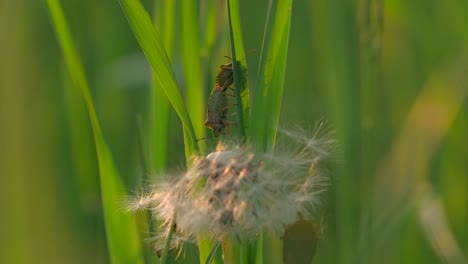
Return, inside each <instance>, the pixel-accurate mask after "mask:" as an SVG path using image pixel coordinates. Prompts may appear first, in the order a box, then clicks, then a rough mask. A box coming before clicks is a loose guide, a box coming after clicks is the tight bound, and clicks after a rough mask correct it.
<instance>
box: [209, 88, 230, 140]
mask: <svg viewBox="0 0 468 264" xmlns="http://www.w3.org/2000/svg"><path fill="white" fill-rule="evenodd" d="M226 89H227V87H225V86H224V87H223V86H219V85H215V87H213V90H211V94H210V98H209V99H208V107H207V110H206V116H207V118H206V121H205V126H206V127H208V128H210V129H212V130H213V133H214V136H215V137H218V136H219V135H221V134H224V129H225V128H226V127H227V129H228V134H230V130H229V126H231V125H235V126H237V123H236V122H229V121H227V120H226V119H227V116H228V115H227V111H228V109H229V108H230V107H232V106H235V105H236V104H229V97H228V96H232V97H233V96H234V95H232V94H229V93H227V92H226Z"/></svg>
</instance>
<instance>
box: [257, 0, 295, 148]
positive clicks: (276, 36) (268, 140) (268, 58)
mask: <svg viewBox="0 0 468 264" xmlns="http://www.w3.org/2000/svg"><path fill="white" fill-rule="evenodd" d="M291 7H292V0H285V1H278V0H271V1H270V4H269V7H268V16H267V22H266V26H265V35H264V37H263V46H262V52H261V59H260V67H259V73H258V79H257V83H256V85H255V89H254V90H253V100H252V113H251V121H250V126H249V127H250V129H251V132H250V138H251V140H252V143H253V144H254V146H255V147H256V148H257V149H259V150H269V151H270V150H272V149H273V143H274V141H275V137H276V129H277V126H278V122H279V115H280V108H281V101H282V96H283V84H284V75H285V69H286V55H287V50H288V39H289V27H290V23H291V22H290V21H291Z"/></svg>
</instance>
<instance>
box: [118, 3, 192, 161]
mask: <svg viewBox="0 0 468 264" xmlns="http://www.w3.org/2000/svg"><path fill="white" fill-rule="evenodd" d="M118 1H119V3H120V6H121V7H122V10H123V11H124V13H125V16H126V17H127V20H128V22H129V24H130V26H131V28H132V30H133V33H134V34H135V37H136V39H137V41H138V43H139V44H140V46H141V48H142V50H143V52H144V54H145V56H146V59H147V60H148V62H149V63H150V65H151V67H152V69H153V72H154V74H155V77H156V80H157V81H159V83H160V85H161V87H163V88H164V92H165V93H166V95H167V98H168V99H169V101H170V102H171V104H172V107H174V109H175V111H176V112H177V115H178V116H179V118H180V120H181V121H182V125H183V127H184V140H185V154H186V155H187V156H191V155H192V154H193V153H194V152H195V151H198V144H197V142H196V136H195V131H194V129H193V126H192V123H191V122H190V117H189V115H188V113H187V109H186V108H185V105H184V102H183V100H182V95H181V94H180V92H179V90H178V89H177V85H176V81H175V76H174V73H173V71H172V67H171V64H170V62H169V59H168V57H167V54H166V51H165V48H164V45H163V41H162V39H161V37H160V36H159V34H158V33H157V32H156V30H155V29H154V27H153V24H152V22H151V19H150V16H149V15H148V12H146V10H145V9H144V8H143V6H142V5H141V3H140V1H138V0H118Z"/></svg>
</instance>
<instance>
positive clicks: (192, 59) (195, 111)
mask: <svg viewBox="0 0 468 264" xmlns="http://www.w3.org/2000/svg"><path fill="white" fill-rule="evenodd" d="M181 12H182V16H181V17H182V25H181V26H182V43H181V45H182V62H183V67H184V73H185V81H186V87H187V98H186V101H187V109H188V111H189V115H190V118H191V119H192V121H193V125H194V128H195V133H196V135H197V136H198V137H199V138H202V137H205V130H206V129H205V122H204V121H205V107H204V106H205V100H204V93H203V90H204V89H203V88H202V76H201V58H200V30H199V23H198V21H199V19H198V8H197V2H196V1H194V0H185V1H182V2H181ZM199 144H200V146H201V153H203V152H204V147H203V146H204V141H200V142H199ZM207 254H208V253H207Z"/></svg>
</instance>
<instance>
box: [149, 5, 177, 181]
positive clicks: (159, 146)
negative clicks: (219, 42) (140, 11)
mask: <svg viewBox="0 0 468 264" xmlns="http://www.w3.org/2000/svg"><path fill="white" fill-rule="evenodd" d="M174 11H175V0H168V1H155V6H154V10H153V15H154V18H153V21H154V24H155V27H156V25H158V26H159V32H160V33H161V34H162V40H163V42H164V45H165V47H166V52H167V56H168V58H169V60H171V58H172V54H173V43H174V24H175V23H174V22H175V21H174V13H175V12H174ZM151 86H152V89H151V93H152V94H151V100H152V101H151V120H150V129H149V133H148V135H149V142H151V143H150V146H151V148H150V150H149V151H150V157H151V165H152V166H151V167H152V168H153V169H154V171H156V172H159V173H162V172H164V171H165V169H166V163H167V148H168V141H169V140H168V132H169V131H168V129H169V128H168V125H169V101H168V99H167V97H166V94H165V92H164V87H162V86H161V83H160V82H159V81H158V79H157V77H156V76H154V75H153V76H152V79H151Z"/></svg>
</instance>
